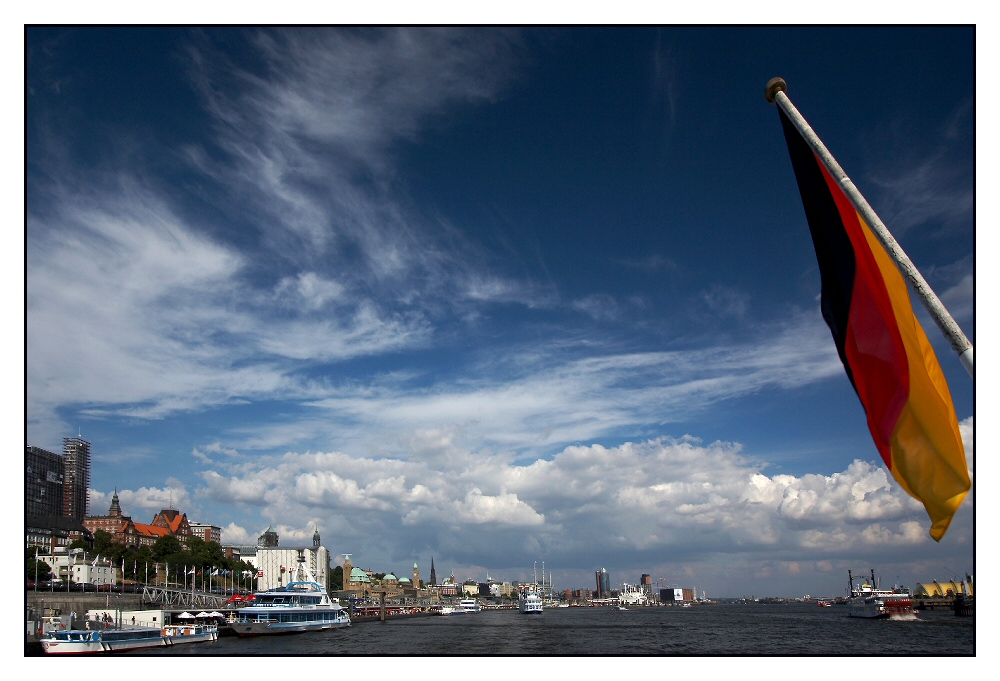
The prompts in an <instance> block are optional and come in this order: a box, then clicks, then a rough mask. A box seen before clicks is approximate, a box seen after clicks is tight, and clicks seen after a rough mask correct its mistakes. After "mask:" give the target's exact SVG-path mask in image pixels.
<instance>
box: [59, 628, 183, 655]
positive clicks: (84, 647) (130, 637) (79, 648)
mask: <svg viewBox="0 0 1000 681" xmlns="http://www.w3.org/2000/svg"><path fill="white" fill-rule="evenodd" d="M41 644H42V650H43V651H45V652H46V653H48V654H50V655H80V654H86V653H117V652H124V651H128V650H137V649H139V648H157V647H160V646H165V645H167V643H166V641H165V640H164V636H163V632H162V631H161V630H160V628H159V627H123V628H121V629H96V630H94V631H91V630H89V629H66V630H65V631H50V632H49V633H48V635H47V636H46V637H45V638H43V639H42V640H41Z"/></svg>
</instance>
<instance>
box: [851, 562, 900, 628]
mask: <svg viewBox="0 0 1000 681" xmlns="http://www.w3.org/2000/svg"><path fill="white" fill-rule="evenodd" d="M847 581H848V584H849V585H850V591H851V596H850V598H848V599H847V604H848V606H850V610H848V613H847V614H848V615H849V616H850V617H861V618H864V619H891V620H915V619H917V611H916V610H914V609H913V601H912V597H911V595H910V591H909V590H908V589H906V588H900V587H896V588H894V589H892V590H891V591H887V590H884V589H880V588H879V586H878V582H877V581H876V580H875V571H874V570H872V580H871V583H861V584H858V585H857V586H855V584H854V576H853V575H852V574H851V571H850V570H848V571H847Z"/></svg>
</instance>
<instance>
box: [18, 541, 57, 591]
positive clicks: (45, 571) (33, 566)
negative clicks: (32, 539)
mask: <svg viewBox="0 0 1000 681" xmlns="http://www.w3.org/2000/svg"><path fill="white" fill-rule="evenodd" d="M35 551H37V549H36V548H35V547H34V546H29V547H27V548H26V549H25V550H24V557H25V563H24V576H25V577H26V578H27V579H29V580H31V581H35V576H36V571H37V576H38V581H39V582H47V581H48V580H49V578H50V577H52V568H50V567H49V564H48V563H46V562H45V561H44V560H35Z"/></svg>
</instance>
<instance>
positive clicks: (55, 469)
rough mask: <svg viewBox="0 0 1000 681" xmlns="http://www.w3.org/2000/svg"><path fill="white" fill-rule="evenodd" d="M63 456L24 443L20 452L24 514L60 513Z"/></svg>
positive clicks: (59, 514)
mask: <svg viewBox="0 0 1000 681" xmlns="http://www.w3.org/2000/svg"><path fill="white" fill-rule="evenodd" d="M63 471H64V466H63V458H62V457H61V456H60V455H59V454H56V453H55V452H50V451H48V450H45V449H42V448H41V447H34V446H31V445H28V446H27V448H26V449H25V453H24V515H25V516H26V517H31V518H40V517H44V516H61V515H62V514H63Z"/></svg>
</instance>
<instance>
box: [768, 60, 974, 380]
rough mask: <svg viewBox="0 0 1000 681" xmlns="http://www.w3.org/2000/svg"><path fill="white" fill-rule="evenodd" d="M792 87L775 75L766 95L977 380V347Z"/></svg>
mask: <svg viewBox="0 0 1000 681" xmlns="http://www.w3.org/2000/svg"><path fill="white" fill-rule="evenodd" d="M786 90H788V85H787V84H786V83H785V81H784V79H782V78H772V79H771V80H769V81H768V82H767V86H766V87H765V90H764V97H765V98H766V99H767V101H768V102H770V103H771V104H776V105H777V106H780V107H781V110H782V111H784V112H785V115H786V116H788V120H789V121H791V123H792V125H794V126H795V129H796V130H798V131H799V134H801V135H802V138H803V139H804V140H805V141H806V143H807V144H808V145H809V147H810V148H811V149H812V150H813V151H814V152H815V153H816V156H817V157H819V160H820V161H821V162H822V163H823V165H824V166H826V169H827V170H828V171H829V172H830V175H832V176H833V179H834V180H836V181H837V184H838V185H840V188H841V189H842V190H843V192H844V194H846V195H847V198H848V199H850V201H851V203H852V204H853V205H854V208H855V209H856V210H857V211H858V214H859V215H861V217H862V218H863V219H864V221H865V222H866V223H868V226H869V227H870V228H871V230H872V233H873V234H875V236H876V238H878V240H879V241H880V242H882V246H884V247H885V250H886V252H887V253H888V254H889V257H891V258H892V259H893V261H894V262H895V263H896V267H898V268H899V270H900V272H901V273H902V274H903V276H904V277H906V278H907V279H908V280H909V282H910V285H911V286H912V287H913V291H914V293H916V294H917V297H918V298H920V302H922V303H923V304H924V307H925V308H927V311H928V312H929V313H930V315H931V317H932V318H933V319H934V321H935V322H936V323H937V325H938V328H940V329H941V332H942V333H944V335H945V337H946V338H947V339H948V342H949V343H951V348H952V350H954V351H955V353H956V354H957V355H958V359H959V361H960V362H961V363H962V366H964V367H965V370H966V371H968V372H969V375H970V376H972V378H973V380H975V377H976V373H975V365H974V362H973V347H972V343H970V342H969V339H968V338H967V337H966V335H965V334H964V333H963V332H962V329H961V328H959V326H958V323H957V322H956V321H955V319H954V318H953V317H952V316H951V314H950V313H949V312H948V310H947V309H946V308H945V306H944V305H943V304H942V303H941V300H940V299H939V298H938V297H937V295H936V294H935V293H934V291H933V290H932V289H931V287H930V286H929V285H928V284H927V282H926V281H925V280H924V278H923V277H922V276H921V274H920V272H919V271H918V270H917V268H916V267H915V266H914V265H913V262H912V261H911V260H910V259H909V257H907V255H906V253H904V252H903V249H902V248H900V246H899V244H898V243H897V242H896V239H895V238H893V236H892V234H890V233H889V230H888V229H887V228H886V226H885V224H884V223H883V222H882V220H880V219H879V217H878V215H876V214H875V211H874V210H873V209H872V207H871V206H870V205H869V204H868V202H867V201H866V200H865V197H864V196H862V195H861V192H860V191H858V188H857V187H855V186H854V183H853V182H851V178H849V177H848V176H847V173H845V172H844V169H843V168H841V167H840V164H839V163H837V160H836V159H835V158H834V157H833V155H832V154H831V153H830V151H829V150H828V149H827V148H826V146H825V145H824V144H823V142H822V140H820V138H819V136H817V135H816V133H815V132H813V129H812V128H811V127H810V126H809V124H808V123H807V122H806V119H805V118H803V117H802V114H800V113H799V110H798V109H796V108H795V106H794V105H793V104H792V102H791V100H790V99H788V95H786V94H785V91H786Z"/></svg>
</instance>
